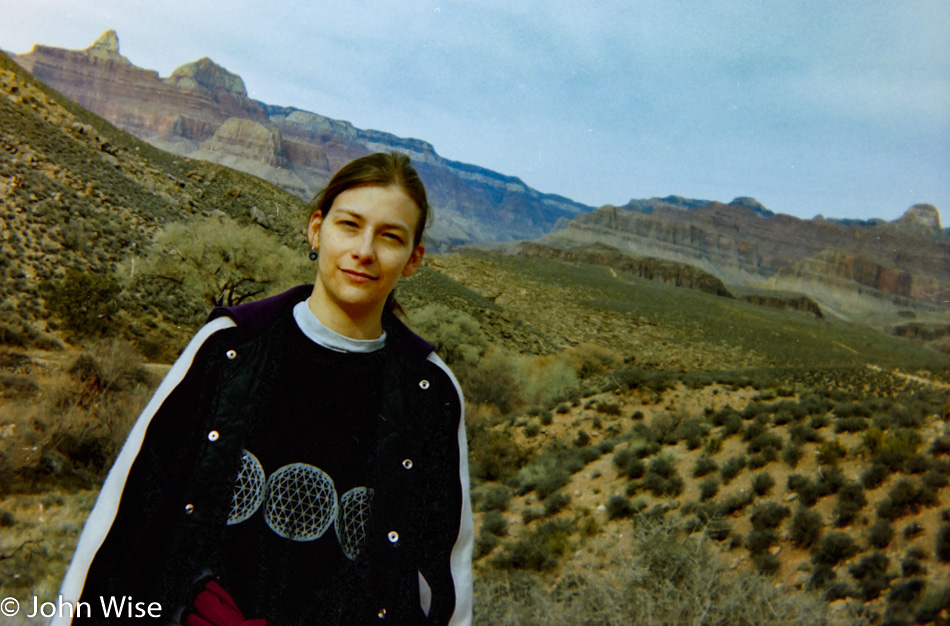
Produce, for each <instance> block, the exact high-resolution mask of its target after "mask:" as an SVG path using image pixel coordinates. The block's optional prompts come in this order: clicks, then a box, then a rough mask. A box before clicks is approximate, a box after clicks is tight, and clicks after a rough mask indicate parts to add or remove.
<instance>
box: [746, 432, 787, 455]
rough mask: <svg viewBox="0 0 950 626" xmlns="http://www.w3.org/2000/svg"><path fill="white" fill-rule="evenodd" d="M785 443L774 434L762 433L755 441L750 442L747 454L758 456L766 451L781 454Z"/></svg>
mask: <svg viewBox="0 0 950 626" xmlns="http://www.w3.org/2000/svg"><path fill="white" fill-rule="evenodd" d="M783 446H784V442H783V441H782V438H781V437H779V436H778V435H776V434H773V433H768V432H765V433H762V434H760V435H756V436H755V438H754V439H752V440H751V441H749V445H747V446H746V452H748V453H749V454H758V453H760V452H763V451H765V450H773V451H775V452H781V451H782V447H783Z"/></svg>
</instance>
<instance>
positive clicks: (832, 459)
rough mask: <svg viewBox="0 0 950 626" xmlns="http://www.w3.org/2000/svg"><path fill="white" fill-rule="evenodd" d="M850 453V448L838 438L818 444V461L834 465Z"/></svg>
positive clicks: (822, 463)
mask: <svg viewBox="0 0 950 626" xmlns="http://www.w3.org/2000/svg"><path fill="white" fill-rule="evenodd" d="M847 455H848V450H847V449H846V448H845V447H844V446H843V445H841V443H840V442H839V441H838V440H837V439H832V440H830V441H825V442H824V443H822V444H821V445H819V446H818V463H819V464H821V465H834V464H835V463H837V462H838V461H839V460H841V459H842V458H844V457H846V456H847Z"/></svg>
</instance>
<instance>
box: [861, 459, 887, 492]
mask: <svg viewBox="0 0 950 626" xmlns="http://www.w3.org/2000/svg"><path fill="white" fill-rule="evenodd" d="M888 476H890V471H889V470H888V469H887V468H886V467H885V466H883V465H880V464H878V463H874V464H872V465H871V467H869V468H867V469H866V470H865V471H864V473H863V474H861V485H863V486H864V488H865V489H877V488H878V487H880V486H881V485H883V484H884V481H885V480H887V477H888Z"/></svg>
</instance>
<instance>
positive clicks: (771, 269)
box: [540, 196, 950, 311]
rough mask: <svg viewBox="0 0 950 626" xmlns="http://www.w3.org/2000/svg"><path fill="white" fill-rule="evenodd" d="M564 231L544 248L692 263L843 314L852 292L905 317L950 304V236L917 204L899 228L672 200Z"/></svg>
mask: <svg viewBox="0 0 950 626" xmlns="http://www.w3.org/2000/svg"><path fill="white" fill-rule="evenodd" d="M559 226H560V228H559V229H558V230H556V231H554V232H552V233H551V234H549V235H547V236H545V237H544V238H542V239H541V240H540V242H541V243H545V244H547V245H552V246H557V247H560V248H577V247H581V246H586V245H590V244H592V243H601V244H606V245H609V246H612V247H614V248H616V249H618V250H620V251H623V252H627V253H631V254H636V255H639V256H648V257H657V258H660V259H667V260H670V261H678V262H680V263H687V264H690V265H693V266H696V267H699V268H701V269H703V270H705V271H706V272H708V273H709V274H711V275H713V276H716V277H717V278H719V279H721V280H722V281H723V282H724V283H725V284H727V285H759V286H765V287H771V288H774V289H791V290H794V291H799V292H802V293H806V294H809V295H810V296H812V297H814V298H815V299H816V300H818V301H819V302H821V304H822V307H823V308H826V307H828V308H830V309H831V310H833V311H839V310H841V309H842V306H841V302H840V297H838V296H841V295H842V294H843V293H847V294H851V295H857V296H860V297H862V298H864V299H865V300H866V301H867V300H868V299H878V300H883V301H886V302H888V303H889V306H891V307H896V308H900V307H907V306H911V305H921V306H924V308H928V309H932V310H946V302H947V301H948V300H950V237H948V236H947V233H946V231H944V230H942V229H941V226H940V216H939V213H938V211H937V209H936V207H933V206H931V205H915V206H913V207H911V208H910V209H909V210H908V211H907V212H906V213H905V214H904V215H903V216H902V217H901V218H899V219H897V220H895V221H893V222H885V221H883V220H872V221H867V222H856V221H848V222H845V221H835V220H827V219H824V218H823V217H821V216H819V217H816V218H814V219H811V220H802V219H799V218H796V217H792V216H788V215H781V214H775V213H773V212H771V211H769V210H768V209H766V208H765V207H763V206H762V205H761V204H759V203H758V202H757V201H755V200H754V199H752V198H737V199H736V200H733V201H732V202H730V203H729V204H723V203H719V202H709V201H704V200H689V199H685V198H679V197H676V196H670V197H669V198H662V199H661V198H653V199H650V200H634V201H631V202H630V203H629V204H627V205H625V206H622V207H617V206H604V207H601V208H599V209H597V210H595V211H592V212H590V213H586V214H584V215H580V216H578V217H576V218H574V219H573V220H571V221H570V222H567V223H566V224H565V223H562V224H560V225H559ZM832 294H833V295H835V296H836V297H831V295H832ZM844 308H853V305H852V306H850V307H848V306H846V307H844ZM872 308H873V307H872Z"/></svg>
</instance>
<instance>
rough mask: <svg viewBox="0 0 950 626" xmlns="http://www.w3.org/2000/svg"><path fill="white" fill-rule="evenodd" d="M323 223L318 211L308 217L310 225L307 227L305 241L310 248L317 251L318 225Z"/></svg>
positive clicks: (318, 244)
mask: <svg viewBox="0 0 950 626" xmlns="http://www.w3.org/2000/svg"><path fill="white" fill-rule="evenodd" d="M322 223H323V215H321V214H320V211H314V212H313V215H312V216H311V217H310V224H308V225H307V241H309V242H310V247H311V248H313V249H314V250H317V249H318V248H319V247H320V224H322Z"/></svg>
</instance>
